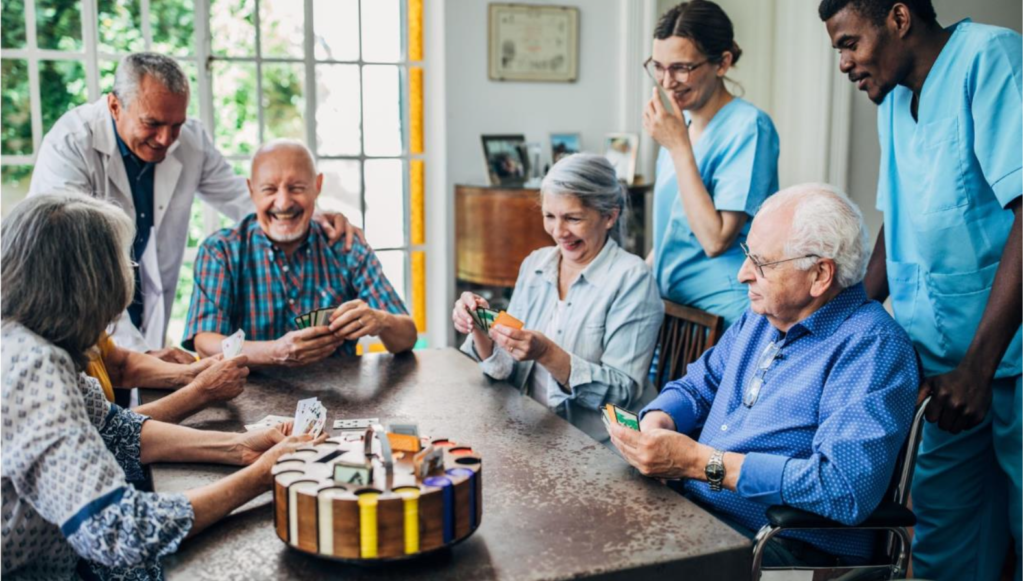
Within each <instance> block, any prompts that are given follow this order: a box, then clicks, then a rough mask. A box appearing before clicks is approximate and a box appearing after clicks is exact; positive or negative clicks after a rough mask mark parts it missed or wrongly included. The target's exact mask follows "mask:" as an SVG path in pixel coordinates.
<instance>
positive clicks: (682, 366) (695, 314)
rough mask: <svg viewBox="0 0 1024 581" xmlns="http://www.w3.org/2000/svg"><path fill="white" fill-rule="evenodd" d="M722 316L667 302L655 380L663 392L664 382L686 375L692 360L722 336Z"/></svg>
mask: <svg viewBox="0 0 1024 581" xmlns="http://www.w3.org/2000/svg"><path fill="white" fill-rule="evenodd" d="M723 326H724V322H723V320H722V317H719V316H718V315H712V314H711V313H707V312H704V311H701V310H698V309H694V308H692V307H684V306H682V305H677V304H675V303H673V302H670V301H665V321H664V322H663V323H662V324H661V332H660V333H659V334H658V366H657V369H656V370H655V375H654V381H655V385H656V386H657V388H658V391H659V392H660V391H661V388H663V387H664V386H665V383H666V382H668V381H671V380H673V379H679V378H680V377H682V376H683V372H684V371H685V370H686V366H687V365H689V364H690V363H693V362H694V361H696V360H697V358H698V357H700V356H701V355H702V354H703V353H704V352H705V351H707V350H708V348H710V347H713V346H714V345H715V343H717V342H718V339H719V338H720V337H721V336H722V327H723Z"/></svg>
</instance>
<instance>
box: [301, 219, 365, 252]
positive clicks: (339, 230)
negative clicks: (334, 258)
mask: <svg viewBox="0 0 1024 581" xmlns="http://www.w3.org/2000/svg"><path fill="white" fill-rule="evenodd" d="M313 220H315V221H316V223H317V224H320V226H321V227H322V228H323V229H324V234H327V240H328V241H329V242H330V243H331V244H334V243H335V242H337V241H338V240H341V237H342V236H344V237H345V251H346V252H348V251H349V250H351V249H352V240H353V239H355V238H357V237H358V238H359V241H360V242H362V243H363V244H364V245H365V244H366V236H365V235H364V234H363V231H362V230H360V229H359V228H356V227H355V225H353V224H352V222H349V221H348V218H346V217H345V215H344V214H339V213H335V212H317V213H315V214H313Z"/></svg>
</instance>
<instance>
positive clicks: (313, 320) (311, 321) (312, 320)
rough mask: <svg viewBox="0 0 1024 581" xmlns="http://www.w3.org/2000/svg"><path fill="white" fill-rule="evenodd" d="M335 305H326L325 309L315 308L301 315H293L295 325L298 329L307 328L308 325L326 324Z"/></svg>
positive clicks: (329, 320) (318, 325)
mask: <svg viewBox="0 0 1024 581" xmlns="http://www.w3.org/2000/svg"><path fill="white" fill-rule="evenodd" d="M336 308H337V307H327V308H326V309H316V310H315V311H310V312H308V313H306V314H305V315H302V316H301V317H295V326H296V327H298V328H300V329H308V328H309V327H320V326H322V325H327V324H329V323H330V322H331V313H333V312H334V310H335V309H336Z"/></svg>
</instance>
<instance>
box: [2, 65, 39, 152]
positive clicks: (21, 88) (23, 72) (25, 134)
mask: <svg viewBox="0 0 1024 581" xmlns="http://www.w3.org/2000/svg"><path fill="white" fill-rule="evenodd" d="M0 79H2V80H0V85H2V90H0V152H2V153H3V154H5V155H17V154H25V155H28V154H31V153H32V110H31V107H30V106H29V92H28V65H27V64H26V62H25V61H23V60H12V59H3V60H2V61H0Z"/></svg>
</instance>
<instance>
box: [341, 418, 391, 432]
mask: <svg viewBox="0 0 1024 581" xmlns="http://www.w3.org/2000/svg"><path fill="white" fill-rule="evenodd" d="M379 423H380V419H379V418H362V419H351V420H334V429H335V430H365V429H366V428H369V427H370V426H372V425H373V424H379Z"/></svg>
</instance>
